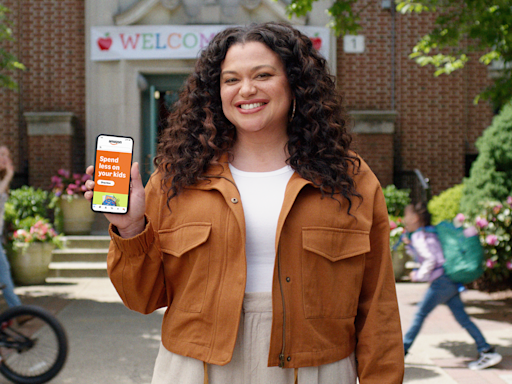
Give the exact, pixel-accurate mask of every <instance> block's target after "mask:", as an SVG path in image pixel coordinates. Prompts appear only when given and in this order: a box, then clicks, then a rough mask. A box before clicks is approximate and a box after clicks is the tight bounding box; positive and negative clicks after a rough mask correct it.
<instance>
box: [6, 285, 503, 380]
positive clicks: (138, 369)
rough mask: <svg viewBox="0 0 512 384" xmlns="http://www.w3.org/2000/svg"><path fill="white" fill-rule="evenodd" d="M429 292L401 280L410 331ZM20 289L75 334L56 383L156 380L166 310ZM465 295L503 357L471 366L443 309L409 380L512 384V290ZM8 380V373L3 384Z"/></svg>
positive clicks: (466, 344) (430, 322)
mask: <svg viewBox="0 0 512 384" xmlns="http://www.w3.org/2000/svg"><path fill="white" fill-rule="evenodd" d="M426 289H427V284H424V283H419V284H418V283H416V284H413V283H398V284H397V292H398V298H399V305H400V315H401V319H402V327H403V330H404V332H405V330H406V329H407V327H408V326H409V325H410V324H411V321H412V317H413V315H414V313H415V311H416V303H418V301H420V300H421V299H422V297H423V294H424V293H425V290H426ZM16 292H17V293H18V294H20V295H21V298H22V301H23V303H25V304H36V305H39V306H42V307H44V308H46V309H48V310H50V311H51V312H53V313H55V314H56V315H57V316H58V318H59V319H60V320H61V322H62V323H63V324H64V326H65V328H66V330H67V332H68V337H69V343H70V353H69V357H68V361H67V363H66V366H65V367H64V369H63V371H62V372H61V373H60V374H59V375H58V376H57V377H56V378H55V379H54V380H53V381H52V383H53V384H65V383H73V384H90V383H98V384H102V383H117V384H125V383H126V384H128V383H129V384H131V383H134V384H135V383H136V384H141V383H149V382H150V381H151V375H152V369H153V364H154V360H155V358H156V355H157V353H158V346H159V344H160V324H161V321H162V315H163V310H159V311H157V312H156V313H153V314H151V315H147V316H145V315H141V314H138V313H135V312H133V311H130V310H128V309H126V308H125V307H124V306H123V304H122V303H121V301H120V299H119V296H118V295H117V293H116V292H115V290H114V288H113V287H112V284H111V283H110V281H109V280H108V279H106V278H87V279H86V278H82V279H49V280H48V284H46V285H40V286H32V287H19V288H17V289H16ZM462 299H463V301H464V302H465V303H466V309H467V311H468V313H469V314H470V315H471V316H472V318H473V320H474V322H475V323H476V324H477V326H478V327H479V328H480V329H481V330H482V332H483V333H484V335H485V337H486V338H487V340H488V342H489V343H490V344H492V345H495V346H496V347H497V348H496V349H497V351H498V352H499V353H501V354H502V355H503V361H502V362H501V363H500V364H499V365H497V366H496V367H493V368H489V369H486V370H483V371H471V370H469V369H467V368H466V365H467V363H469V362H470V361H472V360H474V359H476V350H475V347H474V344H473V340H472V339H471V337H470V336H469V335H468V334H467V332H466V331H465V330H464V329H462V328H461V327H460V326H459V325H458V323H457V322H456V321H455V319H454V318H453V317H452V315H451V313H450V311H449V309H448V308H447V307H446V306H439V307H438V308H436V309H435V310H434V311H433V312H432V313H431V315H430V316H429V317H428V318H427V320H426V321H425V323H424V326H423V328H422V330H421V332H420V334H419V335H418V337H417V339H416V341H415V343H414V345H413V346H412V348H411V349H410V351H409V355H408V356H407V358H406V360H405V379H404V383H408V384H434V383H435V384H489V383H492V384H512V292H508V293H506V294H505V293H499V294H492V295H489V294H485V293H481V292H478V291H466V292H464V293H463V294H462ZM7 383H9V382H8V381H7V380H5V379H3V377H0V384H7ZM383 384H384V383H383Z"/></svg>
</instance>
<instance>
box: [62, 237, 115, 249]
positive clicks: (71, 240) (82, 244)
mask: <svg viewBox="0 0 512 384" xmlns="http://www.w3.org/2000/svg"><path fill="white" fill-rule="evenodd" d="M64 241H65V243H64V246H65V247H66V248H95V249H108V246H109V244H110V236H65V237H64Z"/></svg>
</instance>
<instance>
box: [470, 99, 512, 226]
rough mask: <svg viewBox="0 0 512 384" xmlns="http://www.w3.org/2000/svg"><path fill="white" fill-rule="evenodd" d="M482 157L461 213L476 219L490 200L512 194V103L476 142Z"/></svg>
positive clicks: (504, 108) (471, 176)
mask: <svg viewBox="0 0 512 384" xmlns="http://www.w3.org/2000/svg"><path fill="white" fill-rule="evenodd" d="M476 146H477V148H478V150H479V155H478V157H477V159H476V160H475V162H474V163H473V166H472V167H471V172H470V177H469V178H467V179H465V180H464V190H463V195H462V200H461V210H462V212H463V213H465V214H467V215H469V216H470V217H475V216H476V215H477V214H478V213H479V211H480V210H481V209H482V207H483V204H484V203H485V202H487V201H504V200H506V199H507V196H509V195H511V194H512V103H511V104H508V105H506V106H505V107H503V109H502V111H501V112H500V114H499V115H497V116H496V117H495V118H494V120H493V122H492V124H491V125H490V126H489V127H488V128H487V129H486V130H485V131H484V133H483V135H482V137H480V138H479V139H478V141H477V143H476Z"/></svg>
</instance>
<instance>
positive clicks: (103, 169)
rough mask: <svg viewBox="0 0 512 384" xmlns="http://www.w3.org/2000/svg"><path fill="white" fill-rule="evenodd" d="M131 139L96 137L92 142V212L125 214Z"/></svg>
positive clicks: (108, 136) (127, 199)
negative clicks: (93, 145)
mask: <svg viewBox="0 0 512 384" xmlns="http://www.w3.org/2000/svg"><path fill="white" fill-rule="evenodd" d="M132 154H133V139H132V138H131V137H126V136H113V135H99V136H98V137H97V139H96V161H95V164H94V182H95V183H94V191H93V197H92V202H91V206H92V210H93V211H95V212H105V213H126V212H128V204H129V194H130V170H131V167H132Z"/></svg>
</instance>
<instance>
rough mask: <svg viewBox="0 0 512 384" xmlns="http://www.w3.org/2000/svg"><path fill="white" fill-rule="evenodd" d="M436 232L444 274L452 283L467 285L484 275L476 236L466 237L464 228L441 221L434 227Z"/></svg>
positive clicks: (479, 245)
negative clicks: (440, 248)
mask: <svg viewBox="0 0 512 384" xmlns="http://www.w3.org/2000/svg"><path fill="white" fill-rule="evenodd" d="M436 232H437V237H438V238H439V241H440V242H441V247H442V248H443V254H444V258H445V260H446V261H445V263H444V264H443V268H444V273H445V275H446V276H448V277H449V278H450V279H451V280H452V281H454V282H456V283H461V284H468V283H471V282H472V281H474V280H476V279H478V278H479V277H480V276H482V274H483V273H484V249H483V247H482V244H481V243H480V239H479V237H478V235H476V236H471V237H466V236H465V235H464V228H462V227H456V226H455V225H453V223H451V222H448V221H442V222H441V223H439V224H437V225H436Z"/></svg>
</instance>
